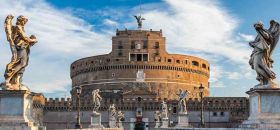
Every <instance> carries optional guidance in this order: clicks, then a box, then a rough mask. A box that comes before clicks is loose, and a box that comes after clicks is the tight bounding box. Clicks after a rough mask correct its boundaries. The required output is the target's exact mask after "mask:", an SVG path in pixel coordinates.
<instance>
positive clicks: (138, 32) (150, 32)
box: [116, 29, 162, 37]
mask: <svg viewBox="0 0 280 130" xmlns="http://www.w3.org/2000/svg"><path fill="white" fill-rule="evenodd" d="M131 35H133V36H139V35H140V36H158V37H162V30H160V31H153V30H152V29H150V30H127V29H125V30H122V31H120V30H118V29H117V30H116V36H131Z"/></svg>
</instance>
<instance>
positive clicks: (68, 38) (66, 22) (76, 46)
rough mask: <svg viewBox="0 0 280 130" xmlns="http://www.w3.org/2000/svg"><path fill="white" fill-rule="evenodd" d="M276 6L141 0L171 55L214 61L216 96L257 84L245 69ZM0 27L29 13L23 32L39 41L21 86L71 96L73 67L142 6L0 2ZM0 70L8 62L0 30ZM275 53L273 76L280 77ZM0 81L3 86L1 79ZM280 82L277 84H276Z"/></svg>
mask: <svg viewBox="0 0 280 130" xmlns="http://www.w3.org/2000/svg"><path fill="white" fill-rule="evenodd" d="M279 4H280V1H279V0H266V1H263V0H163V1H161V0H142V15H143V16H144V17H145V18H146V19H147V20H145V21H144V25H143V26H144V28H145V29H154V30H159V29H163V34H164V36H166V37H167V47H168V48H167V49H168V51H169V52H170V53H182V54H186V55H196V56H200V57H203V58H205V59H207V60H208V61H209V62H210V63H211V79H210V82H211V92H210V94H211V96H231V97H232V96H247V95H246V94H245V91H246V90H249V88H251V87H253V86H254V85H256V84H257V81H256V80H255V72H254V71H253V70H251V69H250V67H249V65H248V58H249V55H250V53H251V51H252V49H251V48H250V47H249V46H248V41H250V40H252V39H254V37H255V34H256V33H255V31H254V28H253V27H252V25H253V24H254V23H256V22H258V21H260V20H261V21H263V22H264V24H265V26H266V27H268V25H269V20H270V19H275V20H277V21H279V18H280V14H279V13H277V12H280V8H279V7H278V5H279ZM0 8H1V12H0V23H3V22H4V21H3V20H4V19H5V17H6V16H7V15H8V14H13V15H16V16H18V15H21V14H22V15H26V16H27V17H29V19H30V20H29V23H28V25H27V26H26V31H27V33H29V34H35V35H36V36H37V38H38V39H39V42H38V44H37V45H35V46H34V47H32V50H31V56H30V63H29V66H28V68H27V70H26V73H25V76H24V83H25V84H26V85H28V86H29V87H30V88H31V89H32V90H33V91H35V92H43V93H44V94H45V95H46V96H48V97H50V96H52V97H63V96H64V95H66V96H69V90H70V89H71V80H70V76H69V75H70V74H69V69H70V67H69V66H70V64H71V63H72V62H73V61H75V60H76V59H78V58H82V57H87V56H93V55H98V54H104V53H108V52H110V50H111V37H112V35H114V33H115V30H116V28H118V29H125V28H128V29H136V22H135V20H134V18H133V17H132V16H133V15H135V14H138V13H139V1H138V0H106V1H101V0H82V1H81V0H24V1H20V0H15V1H10V0H0ZM0 40H1V41H3V42H2V44H0V55H1V57H0V61H1V62H0V72H1V74H2V75H3V74H4V70H5V65H6V64H7V63H8V62H9V60H10V55H11V54H10V50H9V45H8V43H7V42H6V39H5V32H4V29H3V28H2V29H1V31H0ZM279 54H280V53H279V50H278V47H277V48H276V51H275V52H274V56H273V57H274V61H275V64H274V70H275V72H276V73H277V74H279V72H280V71H279V65H280V62H279V60H278V57H279ZM0 81H4V78H3V77H0ZM277 82H279V80H277Z"/></svg>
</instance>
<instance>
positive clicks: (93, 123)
mask: <svg viewBox="0 0 280 130" xmlns="http://www.w3.org/2000/svg"><path fill="white" fill-rule="evenodd" d="M89 128H104V127H103V126H102V125H101V114H100V113H97V112H93V113H92V114H91V119H90V125H89Z"/></svg>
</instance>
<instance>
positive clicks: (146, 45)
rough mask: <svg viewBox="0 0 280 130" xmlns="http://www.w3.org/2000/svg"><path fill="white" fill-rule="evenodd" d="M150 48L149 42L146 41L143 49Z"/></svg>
mask: <svg viewBox="0 0 280 130" xmlns="http://www.w3.org/2000/svg"><path fill="white" fill-rule="evenodd" d="M147 48H148V42H147V41H144V42H143V49H147Z"/></svg>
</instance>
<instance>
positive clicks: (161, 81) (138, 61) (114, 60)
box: [71, 30, 210, 99]
mask: <svg viewBox="0 0 280 130" xmlns="http://www.w3.org/2000/svg"><path fill="white" fill-rule="evenodd" d="M186 44H187V43H186ZM165 47H166V44H165V37H163V36H162V31H152V30H124V31H118V30H117V31H116V36H114V37H113V38H112V52H111V53H109V54H106V55H99V56H92V57H87V58H83V59H79V60H77V61H75V62H74V63H72V65H71V79H72V87H75V86H82V87H83V93H82V96H83V97H88V96H91V92H92V90H94V89H97V88H98V89H101V91H103V92H106V91H108V92H109V91H110V92H113V93H118V92H122V93H126V92H130V91H134V90H138V89H145V90H148V91H151V92H153V93H156V94H157V96H158V97H159V98H162V99H164V98H167V99H175V98H176V99H177V98H178V97H177V95H176V94H177V93H178V91H179V89H182V90H188V91H189V92H190V94H189V98H198V97H199V94H198V93H199V90H198V87H199V86H200V84H202V85H203V86H204V87H205V89H204V96H208V95H209V83H208V80H209V74H210V65H209V63H208V61H206V60H204V59H201V58H198V57H194V56H187V55H179V54H168V53H167V52H166V48H165Z"/></svg>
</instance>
